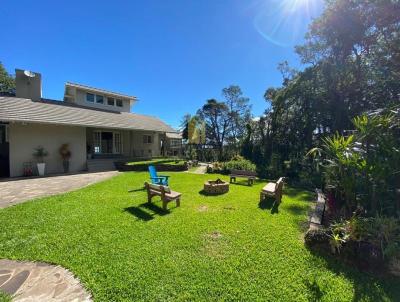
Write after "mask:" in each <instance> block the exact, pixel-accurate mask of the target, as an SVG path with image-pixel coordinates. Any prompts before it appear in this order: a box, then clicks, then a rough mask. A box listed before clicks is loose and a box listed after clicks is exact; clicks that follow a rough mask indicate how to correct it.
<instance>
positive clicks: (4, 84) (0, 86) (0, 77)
mask: <svg viewBox="0 0 400 302" xmlns="http://www.w3.org/2000/svg"><path fill="white" fill-rule="evenodd" d="M14 89H15V80H14V78H13V77H12V76H11V75H10V74H9V73H8V72H7V70H6V69H5V68H4V66H3V64H2V63H1V62H0V92H12V91H13V90H14Z"/></svg>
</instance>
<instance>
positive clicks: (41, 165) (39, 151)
mask: <svg viewBox="0 0 400 302" xmlns="http://www.w3.org/2000/svg"><path fill="white" fill-rule="evenodd" d="M47 155H49V153H48V152H47V150H46V149H45V148H43V147H42V146H38V147H36V148H35V149H34V152H33V156H34V157H35V158H36V160H37V164H36V165H37V169H38V173H39V176H43V175H44V171H45V168H46V163H45V162H44V158H45V157H46V156H47Z"/></svg>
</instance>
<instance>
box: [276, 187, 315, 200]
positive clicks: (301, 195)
mask: <svg viewBox="0 0 400 302" xmlns="http://www.w3.org/2000/svg"><path fill="white" fill-rule="evenodd" d="M283 194H284V195H287V196H289V197H290V198H295V199H297V200H303V201H308V202H310V201H313V200H314V199H315V194H313V193H312V192H310V191H304V189H299V188H293V187H288V186H285V188H284V190H283Z"/></svg>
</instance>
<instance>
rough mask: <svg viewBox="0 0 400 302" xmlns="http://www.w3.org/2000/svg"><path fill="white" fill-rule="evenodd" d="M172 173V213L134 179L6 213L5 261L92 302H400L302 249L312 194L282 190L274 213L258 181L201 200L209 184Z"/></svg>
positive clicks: (1, 245) (393, 283) (398, 291)
mask: <svg viewBox="0 0 400 302" xmlns="http://www.w3.org/2000/svg"><path fill="white" fill-rule="evenodd" d="M169 174H170V175H171V179H170V181H171V187H172V188H173V189H174V190H177V191H179V192H182V193H183V198H182V205H181V207H180V208H175V205H174V204H169V209H170V211H168V212H164V211H163V210H162V209H161V208H160V202H159V201H156V202H155V203H154V204H153V205H148V204H146V203H145V201H146V195H145V192H144V191H143V190H142V186H143V182H144V181H145V180H146V179H147V177H148V173H136V172H129V173H124V174H122V175H120V176H117V177H115V178H113V179H111V180H107V181H105V182H102V183H98V184H95V185H92V186H89V187H86V188H83V189H81V190H78V191H75V192H71V193H67V194H63V195H58V196H53V197H47V198H42V199H38V200H35V201H31V202H27V203H23V204H20V205H17V206H14V207H10V208H6V209H3V210H0V225H1V229H2V231H1V232H0V258H10V259H19V260H37V261H46V262H50V263H56V264H60V265H62V266H64V267H66V268H68V269H70V270H71V271H72V272H74V273H75V274H76V275H77V276H78V277H79V278H80V279H81V280H82V282H83V283H84V285H85V286H86V287H87V288H88V289H89V290H90V291H91V292H92V294H93V296H94V299H95V301H224V300H225V301H399V300H400V286H399V285H400V282H399V279H394V278H384V279H383V278H377V277H373V276H370V275H368V274H365V273H360V272H359V271H357V270H354V269H352V268H351V267H347V266H343V265H341V264H340V263H337V262H335V261H334V260H332V259H327V258H324V257H322V256H319V255H317V254H313V253H311V252H310V251H308V250H307V249H306V248H305V247H304V243H303V237H302V232H303V227H304V222H305V221H306V214H307V211H308V208H309V203H308V201H309V200H310V198H311V195H310V194H309V193H308V192H305V191H301V190H296V189H293V188H286V190H285V193H286V194H285V195H284V197H283V202H282V204H281V205H280V206H279V207H276V206H273V204H272V202H271V201H270V200H268V201H266V202H263V203H259V201H258V198H259V191H260V189H261V187H262V186H263V185H264V183H262V182H256V184H255V185H254V186H253V187H248V186H245V185H242V184H237V185H231V187H230V192H229V193H227V194H225V195H222V196H205V195H202V194H200V193H199V192H201V189H202V185H203V182H204V181H205V180H207V179H209V178H210V175H194V174H189V173H172V172H171V173H169ZM212 177H217V175H213V176H212ZM219 177H221V178H222V179H227V178H226V177H225V176H219ZM243 184H244V182H243Z"/></svg>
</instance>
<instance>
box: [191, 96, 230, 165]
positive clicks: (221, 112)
mask: <svg viewBox="0 0 400 302" xmlns="http://www.w3.org/2000/svg"><path fill="white" fill-rule="evenodd" d="M197 114H198V116H199V117H200V118H201V119H202V120H203V121H204V122H205V126H206V141H207V143H209V144H211V145H214V146H215V147H217V148H218V150H219V159H220V160H221V159H222V158H223V146H224V145H225V143H226V137H227V134H228V132H229V130H230V128H229V126H230V118H231V117H230V114H229V109H228V107H227V105H226V104H225V103H224V102H218V101H217V100H215V99H210V100H208V101H207V102H206V104H205V105H203V107H202V108H201V109H200V110H199V111H198V113H197Z"/></svg>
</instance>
